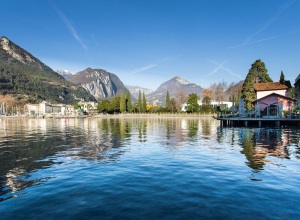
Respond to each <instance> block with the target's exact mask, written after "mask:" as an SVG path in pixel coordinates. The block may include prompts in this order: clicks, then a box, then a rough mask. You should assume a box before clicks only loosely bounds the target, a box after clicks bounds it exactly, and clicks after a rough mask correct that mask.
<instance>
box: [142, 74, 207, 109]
mask: <svg viewBox="0 0 300 220" xmlns="http://www.w3.org/2000/svg"><path fill="white" fill-rule="evenodd" d="M167 91H169V94H170V98H173V97H175V96H176V93H177V92H180V91H184V92H185V93H186V94H187V95H188V94H191V93H196V94H198V95H199V97H201V96H202V87H201V86H198V85H196V84H194V83H189V82H188V81H187V80H185V79H182V78H181V77H179V76H176V77H174V78H172V79H170V80H168V81H166V82H164V83H163V84H161V85H160V86H159V87H158V89H157V90H156V91H154V92H152V93H150V94H148V95H146V99H147V102H148V103H153V104H156V105H160V106H163V105H165V101H166V95H167Z"/></svg>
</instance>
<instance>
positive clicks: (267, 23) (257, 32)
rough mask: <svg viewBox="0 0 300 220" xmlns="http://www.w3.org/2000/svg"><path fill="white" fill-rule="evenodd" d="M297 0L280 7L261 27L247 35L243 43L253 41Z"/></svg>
mask: <svg viewBox="0 0 300 220" xmlns="http://www.w3.org/2000/svg"><path fill="white" fill-rule="evenodd" d="M295 1H296V0H291V1H288V2H286V3H285V4H284V5H283V6H281V7H280V8H279V11H278V13H277V14H276V15H275V16H273V17H272V18H271V19H269V20H268V21H267V22H266V23H265V24H264V25H263V26H262V27H261V28H260V29H258V30H257V31H256V32H255V33H254V34H252V35H250V36H249V37H247V39H246V40H245V41H244V42H243V44H245V45H246V44H247V43H249V42H250V41H252V38H254V37H255V36H257V35H259V34H260V33H262V32H264V31H265V30H266V29H268V28H269V27H270V26H271V25H272V24H273V23H274V22H275V21H276V20H277V19H278V18H279V17H280V16H281V15H282V14H284V12H285V11H286V10H288V9H289V8H290V7H291V6H292V5H293V4H294V3H295Z"/></svg>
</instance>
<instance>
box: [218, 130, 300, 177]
mask: <svg viewBox="0 0 300 220" xmlns="http://www.w3.org/2000/svg"><path fill="white" fill-rule="evenodd" d="M299 135H300V130H299V129H295V128H293V129H291V128H284V129H271V128H224V127H219V131H218V137H217V140H218V142H219V143H222V142H230V144H231V146H235V145H237V144H238V145H240V146H241V147H242V150H241V151H240V152H241V153H242V154H244V155H245V157H246V159H247V162H246V164H247V165H248V166H249V167H250V168H252V169H253V171H255V172H259V171H261V170H263V169H264V166H265V165H266V164H267V163H271V160H272V157H276V158H281V159H290V158H291V156H292V157H295V158H299V152H300V151H299V146H298V142H299ZM272 163H273V164H275V163H276V162H274V161H272ZM275 165H278V166H280V164H275Z"/></svg>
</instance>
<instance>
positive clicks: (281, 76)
mask: <svg viewBox="0 0 300 220" xmlns="http://www.w3.org/2000/svg"><path fill="white" fill-rule="evenodd" d="M279 82H280V83H281V84H284V82H285V77H284V74H283V72H282V71H281V73H280V79H279Z"/></svg>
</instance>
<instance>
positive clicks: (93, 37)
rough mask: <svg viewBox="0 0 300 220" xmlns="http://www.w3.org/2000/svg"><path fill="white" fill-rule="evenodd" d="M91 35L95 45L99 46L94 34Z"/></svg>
mask: <svg viewBox="0 0 300 220" xmlns="http://www.w3.org/2000/svg"><path fill="white" fill-rule="evenodd" d="M91 36H92V39H93V40H94V42H95V44H96V45H97V47H98V46H99V43H98V41H97V40H96V38H95V36H94V35H93V34H91Z"/></svg>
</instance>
